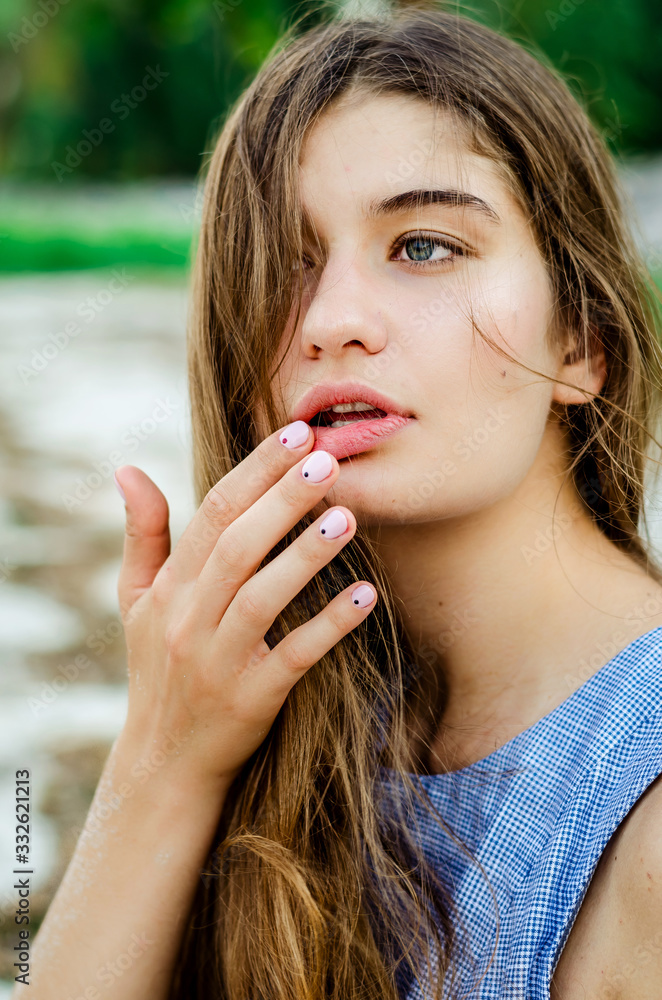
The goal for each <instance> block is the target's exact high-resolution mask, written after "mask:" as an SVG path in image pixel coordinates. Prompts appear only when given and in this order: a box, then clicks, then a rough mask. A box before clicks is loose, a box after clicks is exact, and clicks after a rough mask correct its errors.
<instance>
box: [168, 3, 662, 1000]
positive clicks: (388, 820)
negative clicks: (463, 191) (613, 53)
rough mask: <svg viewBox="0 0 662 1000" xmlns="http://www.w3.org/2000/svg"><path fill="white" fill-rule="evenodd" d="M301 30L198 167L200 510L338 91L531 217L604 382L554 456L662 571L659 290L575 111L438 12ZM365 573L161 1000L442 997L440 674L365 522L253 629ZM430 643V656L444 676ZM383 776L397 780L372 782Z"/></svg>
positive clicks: (450, 937)
mask: <svg viewBox="0 0 662 1000" xmlns="http://www.w3.org/2000/svg"><path fill="white" fill-rule="evenodd" d="M299 27H300V26H299V24H298V22H296V23H294V24H292V25H291V26H290V28H288V29H287V31H286V32H285V34H284V35H283V36H282V37H281V39H280V40H279V42H278V43H277V45H276V46H275V47H274V49H273V51H272V52H271V53H270V55H269V57H268V58H267V60H266V62H265V63H264V65H263V67H262V68H261V70H260V72H259V73H258V75H257V77H256V78H255V80H254V81H253V82H252V83H251V85H250V86H249V87H248V89H247V90H246V91H245V92H244V93H243V94H242V95H241V97H240V99H239V100H238V101H237V102H236V103H235V105H234V106H233V107H232V108H231V109H230V111H229V112H228V114H227V116H226V118H225V121H224V124H223V127H222V129H221V131H220V134H219V136H218V140H217V142H216V145H215V149H214V151H213V155H212V156H211V159H210V162H209V164H208V170H207V171H206V183H205V193H204V208H203V219H202V226H201V232H200V239H199V246H198V251H197V261H196V266H195V273H194V292H193V306H194V308H193V315H192V321H191V326H190V338H189V358H190V369H189V371H190V392H191V400H192V422H193V441H194V452H195V476H196V488H197V493H198V498H199V499H200V500H202V498H203V497H204V495H205V494H206V492H207V491H208V490H209V489H210V488H211V487H212V486H213V484H214V483H215V482H217V481H218V480H219V479H220V478H221V477H222V476H223V475H224V474H225V473H227V472H228V471H229V470H230V469H231V468H232V467H233V466H235V465H236V464H237V463H238V462H240V461H241V460H242V459H243V458H245V457H246V456H247V455H248V454H249V453H250V451H251V450H252V449H253V448H255V447H256V445H257V444H258V438H257V432H256V427H255V423H254V420H253V413H254V406H255V403H256V400H261V401H262V403H263V405H264V409H265V413H266V414H267V417H268V420H269V423H270V427H271V430H276V429H277V428H278V427H280V426H281V425H282V423H281V422H282V418H283V414H282V411H280V410H279V408H278V405H277V403H276V401H275V400H274V399H273V398H272V386H271V379H272V377H273V370H272V365H273V360H274V357H275V352H276V349H277V347H278V345H279V343H280V340H281V335H282V331H283V330H284V329H285V325H286V323H287V321H288V317H290V315H291V309H292V305H293V304H294V305H296V320H297V322H298V317H299V308H300V304H301V303H300V294H301V288H300V286H299V289H298V290H297V288H296V287H295V284H296V283H295V282H293V281H292V274H293V271H292V267H293V264H295V263H297V262H299V263H301V260H302V254H303V247H302V232H301V231H302V216H301V206H300V204H299V200H298V193H297V192H298V186H297V168H298V161H299V154H300V151H301V147H302V142H303V140H304V137H305V135H306V133H307V130H308V129H309V128H310V126H311V125H312V124H313V123H314V122H315V121H316V119H317V118H318V116H319V115H320V114H321V113H322V112H323V111H324V110H325V109H326V108H328V107H329V106H330V104H331V102H333V101H335V100H336V99H337V98H338V97H340V95H342V94H347V93H349V89H350V88H352V92H353V91H354V89H356V90H357V92H358V93H360V94H363V93H365V94H384V93H389V94H390V93H392V94H396V95H410V96H412V97H415V98H418V99H422V100H425V101H427V102H428V103H429V105H430V106H431V107H433V108H435V109H443V111H444V113H446V114H450V115H451V116H452V120H453V121H454V122H455V124H456V126H457V129H458V132H459V133H461V135H462V138H463V139H464V141H465V142H466V144H467V148H469V149H471V150H472V151H475V152H479V153H480V154H482V155H483V156H488V157H490V159H491V160H492V161H493V162H494V163H496V164H498V165H499V167H500V169H501V170H502V174H503V177H504V179H505V181H506V183H508V185H509V188H510V190H512V192H513V194H514V195H515V196H516V198H517V199H518V203H519V204H520V205H521V206H522V208H523V210H524V211H525V212H526V213H527V217H528V218H529V220H530V225H531V227H532V231H533V233H534V235H535V238H536V241H537V245H538V247H539V250H540V253H541V255H542V258H543V260H544V261H545V264H546V267H547V269H548V273H549V276H550V280H551V282H552V288H553V292H554V300H555V306H556V316H555V320H556V322H555V323H554V324H553V326H552V328H551V329H550V333H549V335H550V337H560V336H561V335H562V332H563V331H564V330H565V331H567V330H570V331H572V333H573V335H574V338H575V340H574V348H573V349H574V350H576V351H578V352H580V353H579V356H580V357H583V356H586V354H587V352H589V351H591V350H593V349H594V346H595V341H596V337H597V338H598V339H599V341H600V342H601V343H602V345H603V347H604V350H605V354H606V361H607V371H608V374H607V379H606V383H605V385H604V387H603V389H602V391H601V393H599V394H598V395H597V396H596V397H595V398H589V399H587V401H586V402H585V403H582V404H581V405H573V406H571V405H565V406H559V405H557V404H554V405H555V406H556V409H557V410H558V413H559V416H560V418H561V419H562V420H563V422H564V424H565V425H566V427H567V434H568V440H569V443H570V446H571V448H570V454H571V459H572V461H571V462H570V463H569V468H568V475H569V476H572V477H573V479H574V484H575V486H576V489H577V492H578V494H579V496H580V497H582V500H583V502H584V503H585V504H586V507H587V509H588V510H589V511H590V514H591V516H592V517H594V518H595V520H596V522H597V523H598V524H599V526H600V528H601V529H602V531H603V532H604V533H605V534H606V535H607V536H608V537H609V538H610V539H612V540H613V542H614V543H616V544H617V545H618V546H619V547H621V548H622V549H623V550H625V551H627V552H628V553H629V554H630V555H631V556H632V557H633V558H634V559H635V560H636V561H637V562H639V563H640V564H641V565H642V566H645V567H646V569H647V571H648V572H649V574H650V575H651V576H652V577H654V578H655V579H657V580H659V581H662V571H660V569H659V568H658V567H656V566H655V565H654V564H653V563H652V562H651V561H650V558H649V556H648V554H647V548H646V545H645V543H644V541H643V539H642V537H641V536H640V534H639V521H640V519H641V518H642V515H643V496H644V482H643V479H644V466H645V445H646V442H647V440H649V439H653V438H652V437H651V431H652V427H653V419H654V417H655V414H656V412H659V398H660V379H659V375H660V371H661V370H662V364H661V360H660V350H659V344H658V342H657V339H656V337H657V331H658V330H659V328H660V309H659V306H660V301H659V294H658V293H656V290H655V289H654V287H653V285H652V282H651V281H650V275H649V273H648V271H647V269H646V267H645V265H644V262H643V261H642V259H641V257H640V256H639V254H638V251H637V249H636V247H635V244H634V240H633V238H632V236H631V234H630V233H629V231H628V227H627V226H626V223H625V210H624V204H625V203H624V200H623V199H624V196H623V192H622V191H621V190H620V189H619V185H618V182H617V178H616V172H615V169H614V164H613V162H612V157H611V155H610V153H609V150H608V149H607V148H606V146H605V143H604V140H603V139H602V138H601V136H600V135H599V133H598V132H597V130H596V129H595V127H594V126H593V125H592V124H591V123H590V121H589V118H588V115H587V113H586V111H585V110H584V109H583V108H582V106H581V104H580V103H579V102H578V100H577V99H576V98H575V97H574V96H573V94H572V93H571V91H570V89H569V88H568V86H567V84H566V83H565V81H564V80H563V79H562V77H561V76H560V75H559V74H558V73H557V72H556V71H555V70H554V69H553V68H552V67H551V66H550V65H548V64H547V63H546V61H545V59H544V57H542V56H541V55H540V54H531V53H529V52H528V51H527V50H526V49H525V47H524V46H523V45H522V44H519V43H515V42H514V41H512V40H510V39H507V38H504V37H501V36H500V35H499V34H498V33H496V32H495V31H493V30H491V29H488V28H486V27H484V26H483V25H481V24H479V23H478V22H477V21H475V20H473V19H471V18H469V17H465V16H462V15H458V14H455V13H449V12H446V11H444V10H442V9H436V8H435V9H418V8H416V7H414V8H411V7H409V8H408V9H404V10H399V11H397V10H396V11H395V12H392V13H385V14H384V15H381V16H377V17H374V18H372V17H371V18H348V17H343V16H341V15H338V14H333V15H332V14H329V16H328V17H327V18H326V19H325V20H324V21H323V23H320V24H317V25H316V26H314V27H313V28H308V29H307V30H305V31H303V32H300V31H299ZM299 273H300V272H299ZM294 328H296V322H295V325H294ZM481 335H483V333H482V332H481ZM490 342H491V343H492V344H493V346H494V349H495V350H497V351H502V348H501V347H500V346H499V345H497V344H494V342H493V341H490ZM502 353H504V356H506V357H509V355H508V354H506V353H505V352H503V351H502ZM510 360H511V361H515V359H512V358H511V359H510ZM515 363H520V362H515ZM524 367H526V366H524ZM526 370H527V371H534V370H533V369H529V368H526ZM535 374H537V375H540V376H542V377H548V376H546V375H545V374H544V373H542V372H535ZM564 384H567V383H564ZM312 520H313V518H312V516H309V517H305V518H303V519H302V522H301V525H300V526H297V530H296V531H293V532H290V533H289V534H288V536H287V537H286V538H285V539H283V541H282V542H281V543H280V544H279V545H278V546H277V547H276V548H275V549H274V550H273V552H272V553H270V555H269V556H268V557H267V561H268V559H271V558H273V557H274V556H275V555H277V554H278V553H279V552H280V551H282V550H283V549H284V548H285V547H286V546H287V545H289V544H290V543H291V542H292V541H293V540H294V538H295V537H296V535H297V534H298V533H299V531H300V530H302V529H303V528H305V527H306V526H307V525H308V524H310V523H311V522H312ZM358 579H370V580H372V581H374V582H375V584H376V586H377V588H378V592H379V601H378V604H377V607H376V609H375V611H374V612H373V613H372V614H371V615H370V616H369V617H368V619H367V620H366V621H365V622H364V623H363V624H362V626H361V627H359V628H357V629H355V630H353V631H352V632H351V633H349V634H348V635H347V636H346V637H345V638H344V639H343V640H342V641H341V642H339V643H338V644H337V645H336V646H334V648H333V649H332V650H331V651H330V652H329V653H328V654H327V655H326V656H324V657H323V658H322V659H321V660H320V661H319V663H317V664H316V665H315V666H314V667H313V668H311V669H310V670H309V671H308V672H307V674H306V675H305V676H304V677H303V678H302V679H301V680H300V681H299V682H298V683H297V684H296V686H295V687H294V688H293V690H292V691H291V693H290V695H289V696H288V699H287V701H286V703H285V704H284V706H283V708H282V710H281V712H280V713H279V715H278V717H277V719H276V721H275V723H274V725H273V727H272V729H271V731H270V733H269V735H268V736H267V739H266V740H265V741H264V743H263V744H262V746H261V747H260V748H259V749H258V750H257V751H256V753H255V754H254V755H253V756H252V758H251V759H250V760H249V761H248V762H247V763H246V765H245V767H244V769H243V772H242V774H241V775H240V776H239V777H238V778H237V780H236V781H235V783H234V785H233V788H232V791H231V793H230V796H229V798H228V800H227V801H226V803H225V807H224V809H223V814H222V816H221V817H220V822H219V826H218V836H217V840H216V844H215V850H214V851H213V852H212V854H211V855H210V857H209V859H208V865H207V867H206V868H205V870H204V872H203V873H202V877H201V881H200V886H199V890H198V893H197V895H196V899H195V903H194V906H193V911H192V914H191V920H190V922H189V927H188V929H187V932H186V935H185V938H184V941H183V945H182V949H181V954H180V957H179V961H178V966H177V970H176V975H175V977H174V983H173V987H172V997H173V998H178V1000H182V998H184V997H186V998H188V1000H191V998H197V997H199V998H201V1000H202V998H204V1000H212V998H221V997H222V998H227V1000H249V998H250V1000H253V998H254V1000H295V998H296V1000H300V998H306V1000H322V998H323V997H324V998H336V1000H349V998H350V997H351V998H356V1000H358V998H359V997H360V998H362V1000H363V998H365V1000H368V998H373V1000H377V998H379V1000H395V998H396V997H397V995H398V992H397V991H398V989H399V988H401V987H402V979H401V978H400V977H402V976H403V975H408V976H413V975H416V976H417V977H419V976H420V975H426V974H428V975H429V976H430V981H431V983H432V987H431V988H432V989H433V991H434V992H433V995H434V996H435V997H440V996H441V992H442V984H443V983H444V981H446V987H448V986H449V984H450V985H451V994H450V995H453V993H452V982H453V980H452V973H453V969H454V967H455V961H456V958H457V956H458V955H459V951H458V950H457V949H458V947H459V945H458V941H459V935H458V934H457V929H458V926H459V925H458V923H457V915H454V914H453V912H452V907H451V903H450V894H449V892H448V889H447V885H446V878H445V875H444V872H443V871H435V870H433V869H432V867H431V866H430V865H428V864H427V862H426V859H425V856H424V854H423V853H422V849H421V846H420V838H419V837H418V836H417V824H416V813H415V807H416V806H417V807H418V812H419V814H420V810H421V809H423V810H425V811H426V812H429V813H430V814H431V816H432V817H433V818H434V820H435V821H436V822H437V823H438V824H439V825H440V826H441V827H443V829H444V831H445V835H447V836H448V837H453V833H452V831H450V830H449V829H448V827H447V826H446V825H445V824H444V819H443V817H442V816H440V815H439V814H438V813H437V812H436V810H434V808H433V806H432V804H431V802H429V800H428V799H427V796H425V794H424V793H423V792H422V791H421V790H420V789H419V786H418V785H417V784H416V783H415V782H414V781H412V779H411V771H412V770H413V768H414V763H415V762H414V761H413V760H412V752H411V746H412V744H411V734H412V731H413V730H414V729H415V727H418V726H421V727H422V728H421V729H420V732H421V733H423V734H424V735H425V733H426V732H428V733H429V729H428V730H426V728H425V727H426V726H431V725H432V723H433V721H434V718H435V717H436V718H437V720H438V718H439V715H440V706H441V705H442V703H443V682H442V681H440V686H439V689H438V690H436V691H434V692H433V691H430V690H429V689H428V690H425V691H423V689H422V688H421V687H420V686H419V685H418V683H417V678H419V677H420V676H421V674H422V672H421V670H420V667H421V663H422V659H424V658H427V656H428V655H429V652H430V651H429V650H428V651H427V652H426V651H423V650H421V649H416V648H415V646H414V644H413V643H412V641H411V640H410V637H409V636H408V635H407V632H406V628H405V624H404V620H403V616H402V615H401V613H400V610H399V608H398V606H397V603H396V601H395V600H394V597H393V593H392V591H391V588H390V585H389V579H388V576H387V574H386V572H385V570H384V567H383V564H382V563H381V561H380V558H379V556H378V554H377V552H376V551H374V549H373V547H372V546H371V544H370V542H369V540H368V538H367V537H366V535H365V533H364V532H363V531H362V530H361V525H360V524H359V525H358V529H357V532H356V534H355V537H354V539H353V540H352V542H350V543H349V544H348V545H347V546H345V548H344V549H343V550H342V551H341V552H340V553H339V554H338V555H337V556H336V557H335V559H334V560H333V562H332V564H331V565H329V566H327V567H325V569H324V570H323V571H322V572H320V573H318V574H317V575H316V576H315V578H314V579H313V580H312V581H311V583H310V584H309V586H308V587H306V588H305V589H304V591H302V593H301V594H300V595H299V596H298V598H297V599H296V600H295V601H293V602H291V604H289V605H288V606H287V607H286V608H285V609H284V611H283V612H282V614H281V615H279V617H278V618H277V620H276V621H275V622H274V624H273V626H272V628H271V630H270V631H269V633H268V634H267V636H266V637H265V638H266V639H267V642H268V644H269V645H270V646H273V645H274V644H275V643H277V642H278V641H279V640H280V638H282V637H283V635H285V634H287V633H288V632H289V631H291V630H292V629H294V628H296V627H297V626H299V625H301V624H303V623H304V622H305V621H307V620H309V619H310V617H311V616H312V615H313V614H315V613H317V612H318V611H320V610H321V609H322V608H323V607H324V605H325V604H326V603H327V602H328V600H329V597H330V596H332V595H334V594H335V593H337V592H338V590H340V589H342V588H343V587H345V586H347V585H348V584H349V583H350V582H351V581H352V580H358ZM442 654H443V650H441V651H440V650H436V651H432V655H433V656H434V658H435V659H436V660H438V661H439V664H440V669H439V670H437V671H436V673H438V674H439V675H441V676H443V656H442ZM427 665H428V666H429V665H430V664H429V663H428V664H427ZM434 672H435V671H432V673H434ZM428 673H429V672H428ZM387 769H390V771H391V774H392V775H393V776H395V779H397V780H393V781H391V782H390V783H389V782H385V781H384V780H382V779H383V778H384V775H385V774H386V771H387ZM385 789H390V792H389V794H388V796H387V795H386V794H385ZM396 790H397V794H396ZM426 961H427V966H424V962H426ZM449 977H451V978H450V980H449ZM428 988H430V987H428Z"/></svg>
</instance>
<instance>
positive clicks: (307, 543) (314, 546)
mask: <svg viewBox="0 0 662 1000" xmlns="http://www.w3.org/2000/svg"><path fill="white" fill-rule="evenodd" d="M317 534H318V535H319V532H317ZM296 544H297V548H298V556H299V559H300V560H301V562H302V563H303V564H304V566H310V567H314V568H318V567H319V566H320V564H321V563H323V558H322V555H323V552H324V550H323V549H322V538H321V536H320V537H319V538H316V537H315V536H314V535H313V536H312V537H311V534H310V533H308V532H304V533H303V535H301V536H300V538H299V540H298V541H297V543H296ZM326 551H327V552H329V555H331V554H332V553H331V552H330V551H329V549H327V550H326Z"/></svg>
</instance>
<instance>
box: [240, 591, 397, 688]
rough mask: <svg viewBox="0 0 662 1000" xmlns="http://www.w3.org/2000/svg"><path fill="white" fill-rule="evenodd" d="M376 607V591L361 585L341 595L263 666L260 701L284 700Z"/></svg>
mask: <svg viewBox="0 0 662 1000" xmlns="http://www.w3.org/2000/svg"><path fill="white" fill-rule="evenodd" d="M356 601H358V603H356ZM376 605H377V592H376V590H375V588H374V587H373V586H372V585H370V584H368V583H365V582H364V581H360V582H359V583H355V584H353V585H352V586H351V587H347V588H346V589H345V590H343V591H341V593H340V594H338V595H337V596H336V597H334V598H333V600H332V601H329V603H328V604H327V606H326V607H325V608H324V609H323V610H322V611H320V613H319V614H317V615H315V617H314V618H311V620H310V621H308V622H305V623H304V624H303V625H300V626H299V627H298V628H295V629H293V631H292V632H290V633H289V634H288V635H286V636H285V638H284V639H281V641H280V642H279V643H278V645H276V646H274V648H273V649H272V650H271V652H270V653H268V654H267V656H266V657H264V659H262V660H261V661H260V662H259V666H258V675H257V676H256V681H257V687H258V689H259V693H260V698H261V699H263V700H264V702H265V703H266V704H269V703H271V702H273V701H274V700H278V699H283V700H284V698H285V697H287V694H288V693H289V692H290V690H291V689H292V688H293V687H294V685H295V684H296V682H297V681H298V680H300V679H301V677H303V675H304V674H305V673H306V672H307V671H308V670H310V668H311V667H312V666H314V665H315V664H316V663H317V662H318V660H321V658H322V657H323V656H324V655H325V653H328V652H329V650H330V649H333V647H334V646H335V645H336V643H338V642H340V640H341V639H342V638H343V636H345V635H347V633H348V632H351V631H352V629H355V628H356V626H357V625H359V624H360V623H361V622H362V621H363V620H364V619H365V618H367V617H368V615H369V614H370V612H371V611H373V610H374V608H375V607H376Z"/></svg>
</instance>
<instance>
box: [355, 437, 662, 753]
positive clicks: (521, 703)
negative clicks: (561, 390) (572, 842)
mask: <svg viewBox="0 0 662 1000" xmlns="http://www.w3.org/2000/svg"><path fill="white" fill-rule="evenodd" d="M549 434H550V435H551V436H552V439H553V440H554V435H556V431H554V429H553V426H551V427H550V431H549ZM548 443H549V442H548ZM542 451H543V449H541V452H542ZM555 457H556V461H554V456H552V460H551V461H550V449H549V448H547V450H546V454H545V456H544V461H543V458H542V456H541V455H539V458H538V460H537V461H536V462H535V463H534V466H533V467H532V468H531V469H530V471H529V474H528V475H527V477H526V479H525V480H524V481H523V482H521V483H520V484H519V486H518V487H517V489H516V490H515V491H514V492H513V493H512V494H510V495H509V496H507V497H504V498H502V499H501V500H499V501H498V502H497V503H495V504H493V505H491V506H489V507H485V508H483V509H481V510H478V511H473V512H471V513H470V514H467V515H466V516H463V517H453V518H449V519H446V520H437V521H430V522H427V523H416V524H405V525H381V526H380V527H379V528H378V529H377V528H375V529H372V539H373V541H374V542H375V544H376V546H377V549H378V551H379V554H380V555H381V557H382V559H383V560H384V563H385V565H386V568H387V570H388V572H389V575H390V577H391V581H392V585H393V588H394V594H395V596H396V599H397V600H398V601H399V602H401V603H400V607H401V610H402V612H403V616H404V621H405V627H406V629H407V632H408V635H409V637H410V639H411V641H412V645H413V648H414V652H415V654H416V655H417V659H418V661H419V663H421V666H422V668H423V670H424V672H426V671H428V670H431V671H433V673H437V674H438V672H439V671H441V673H442V676H443V680H444V687H445V691H446V698H445V708H444V712H443V719H442V720H436V721H437V723H439V724H440V723H441V722H442V721H443V723H444V727H445V728H446V727H447V728H448V732H451V733H453V738H452V748H453V755H454V759H455V760H456V766H457V762H458V761H459V762H460V766H462V762H463V761H465V760H466V761H467V762H469V761H470V760H471V759H476V760H478V759H480V757H481V756H484V755H485V754H486V753H489V752H490V751H491V750H492V749H495V746H499V745H501V744H502V743H503V742H506V740H507V739H509V738H511V737H512V736H514V735H516V734H517V733H518V732H521V731H522V729H524V728H527V726H528V725H531V724H532V723H533V722H535V721H536V720H537V719H539V718H541V717H542V716H543V715H545V714H546V713H547V712H548V711H551V710H552V708H554V707H555V706H556V705H558V704H560V703H561V702H562V701H563V700H564V699H565V698H567V697H568V696H569V695H570V694H571V693H572V691H573V690H574V689H576V688H577V687H579V686H580V685H581V684H582V683H583V682H584V681H585V680H586V679H587V678H588V676H589V675H590V673H589V672H590V670H593V669H599V667H600V666H601V665H603V663H606V662H607V661H608V660H609V659H611V657H612V656H614V655H615V654H616V653H617V652H618V651H619V650H620V649H622V648H624V646H625V645H626V644H627V642H629V641H631V640H632V639H634V638H635V637H636V635H637V634H641V633H642V632H645V631H648V629H650V628H653V627H654V626H655V624H657V621H652V622H650V621H649V622H648V623H646V622H643V623H642V620H641V619H640V618H639V619H637V618H636V613H637V603H636V602H637V600H638V599H641V598H642V596H643V595H644V594H645V593H646V592H650V593H653V592H655V593H659V588H657V586H656V585H655V583H654V581H652V580H651V579H650V578H649V577H647V576H646V574H645V573H644V571H643V569H641V568H640V567H638V565H637V564H636V563H635V562H634V561H633V560H632V559H631V557H629V556H627V554H625V553H624V552H623V551H622V550H620V549H619V548H618V547H617V546H616V545H615V544H614V543H613V542H611V541H610V540H609V539H608V538H607V537H606V536H605V535H604V533H603V532H602V531H601V530H600V529H599V528H598V526H597V525H596V523H595V522H594V521H593V519H592V518H591V516H590V514H589V512H588V510H587V508H586V507H585V506H584V504H583V503H582V501H581V499H580V497H579V495H578V494H577V492H576V490H575V487H574V485H573V483H572V482H571V480H570V478H569V477H566V475H565V467H564V462H563V452H562V448H561V447H560V446H559V447H558V448H557V454H556V456H555ZM564 480H566V481H565V482H564ZM658 599H659V598H658ZM644 600H645V598H644ZM659 610H660V611H662V603H660V609H659ZM633 615H634V616H635V618H634V619H633V618H632V616H633ZM633 627H635V629H636V627H638V632H637V631H633ZM621 635H622V636H624V637H625V638H624V640H623V641H620V644H619V638H618V637H619V636H621ZM610 642H611V645H610ZM598 647H599V649H601V650H602V651H603V654H604V655H603V656H602V658H601V654H600V652H599V650H598ZM596 654H597V655H596ZM426 664H427V666H426ZM583 664H590V665H592V666H589V667H588V671H589V672H587V667H586V666H583ZM439 740H441V736H438V737H437V744H438V746H440V744H439Z"/></svg>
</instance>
